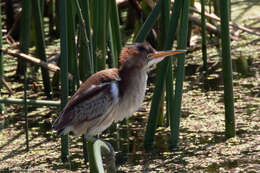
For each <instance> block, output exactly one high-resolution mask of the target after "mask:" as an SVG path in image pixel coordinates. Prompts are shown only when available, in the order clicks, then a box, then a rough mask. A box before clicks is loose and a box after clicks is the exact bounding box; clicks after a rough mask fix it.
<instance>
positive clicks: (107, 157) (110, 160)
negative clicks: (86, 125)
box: [85, 135, 116, 172]
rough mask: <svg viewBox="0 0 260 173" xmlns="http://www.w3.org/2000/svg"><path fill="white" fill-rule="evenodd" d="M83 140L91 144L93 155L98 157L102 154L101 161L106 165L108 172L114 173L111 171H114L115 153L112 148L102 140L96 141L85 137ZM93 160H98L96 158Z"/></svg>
mask: <svg viewBox="0 0 260 173" xmlns="http://www.w3.org/2000/svg"><path fill="white" fill-rule="evenodd" d="M85 138H86V140H87V141H88V142H91V143H92V145H93V150H94V151H93V152H94V153H95V152H96V153H97V154H98V155H100V157H101V156H102V153H103V155H104V159H103V160H104V163H105V165H106V168H107V169H109V170H110V172H111V171H112V172H115V171H113V170H116V166H115V151H114V148H113V147H112V145H111V144H110V143H109V142H106V141H104V140H102V139H97V138H95V137H92V136H88V135H85ZM94 155H95V154H94ZM94 159H96V160H99V159H98V158H97V157H96V156H95V158H94ZM98 162H100V161H98ZM101 162H102V160H101Z"/></svg>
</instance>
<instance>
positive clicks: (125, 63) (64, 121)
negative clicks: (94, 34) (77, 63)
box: [53, 43, 183, 136]
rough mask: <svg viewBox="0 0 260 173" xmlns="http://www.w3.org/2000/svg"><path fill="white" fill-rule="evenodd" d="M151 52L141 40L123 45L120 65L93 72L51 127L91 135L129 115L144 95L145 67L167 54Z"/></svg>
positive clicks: (151, 49)
mask: <svg viewBox="0 0 260 173" xmlns="http://www.w3.org/2000/svg"><path fill="white" fill-rule="evenodd" d="M182 52H183V51H182ZM182 52H179V53H182ZM155 53H156V51H155V49H153V48H152V47H151V46H150V45H148V44H145V43H136V44H134V45H129V46H126V47H125V48H123V50H122V51H121V55H120V62H121V67H120V69H116V68H113V69H107V70H102V71H100V72H97V73H95V74H93V75H92V76H91V77H90V78H89V79H88V80H87V81H86V82H84V83H83V84H82V85H81V87H80V88H79V89H78V91H77V92H76V93H75V94H74V95H73V96H72V97H71V99H70V101H69V102H68V104H67V105H66V107H65V108H64V109H63V111H62V112H61V114H60V115H59V117H58V118H57V120H56V121H55V122H54V124H53V128H54V129H55V130H57V131H58V134H67V133H68V132H70V131H72V132H74V134H75V135H81V134H87V135H89V136H93V135H96V134H100V133H101V132H103V131H104V130H105V129H106V128H108V127H109V126H110V125H111V124H112V123H113V122H117V121H120V120H123V119H124V118H128V117H129V116H131V115H132V114H133V113H134V112H135V111H136V110H137V109H138V108H139V106H140V105H141V104H142V101H143V99H144V95H145V88H146V82H147V73H146V70H147V68H148V67H149V66H151V65H152V64H155V63H158V62H160V61H161V60H162V59H163V58H164V57H165V56H167V55H169V53H166V54H165V56H164V54H163V56H162V55H161V56H158V55H155V56H156V57H155V56H154V54H155ZM163 53H165V52H163ZM172 54H173V53H172ZM175 54H176V53H175ZM150 55H152V56H154V57H152V56H150Z"/></svg>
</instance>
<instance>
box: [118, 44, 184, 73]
mask: <svg viewBox="0 0 260 173" xmlns="http://www.w3.org/2000/svg"><path fill="white" fill-rule="evenodd" d="M184 52H186V51H185V50H170V51H156V50H155V49H154V48H153V47H152V46H151V45H150V44H148V43H134V44H132V45H127V46H125V47H124V48H123V49H122V51H121V54H120V63H121V65H122V66H123V67H125V68H139V69H147V68H149V67H150V66H152V65H153V64H157V63H159V62H160V61H162V60H163V59H164V58H165V57H167V56H170V55H176V54H180V53H184Z"/></svg>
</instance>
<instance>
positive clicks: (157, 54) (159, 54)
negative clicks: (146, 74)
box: [148, 49, 186, 58]
mask: <svg viewBox="0 0 260 173" xmlns="http://www.w3.org/2000/svg"><path fill="white" fill-rule="evenodd" d="M185 52H186V50H184V49H177V50H166V51H158V52H155V53H151V54H149V55H148V57H149V58H161V57H166V56H171V55H177V54H180V53H185Z"/></svg>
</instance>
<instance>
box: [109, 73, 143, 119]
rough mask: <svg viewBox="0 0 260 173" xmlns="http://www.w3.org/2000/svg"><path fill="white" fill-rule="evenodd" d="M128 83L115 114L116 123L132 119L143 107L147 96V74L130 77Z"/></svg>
mask: <svg viewBox="0 0 260 173" xmlns="http://www.w3.org/2000/svg"><path fill="white" fill-rule="evenodd" d="M126 81H127V84H126V85H125V87H124V88H123V89H122V93H123V94H122V95H121V97H120V99H119V102H118V105H117V107H116V108H115V110H114V112H113V113H114V115H115V119H114V121H115V122H117V121H121V120H123V119H125V118H128V117H130V116H131V115H133V113H134V112H135V111H137V109H138V108H139V107H140V106H141V104H142V102H143V100H144V96H145V90H146V83H147V73H146V72H145V71H143V72H142V73H138V74H137V75H133V76H131V77H129V78H128V79H127V80H126Z"/></svg>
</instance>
